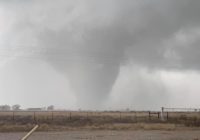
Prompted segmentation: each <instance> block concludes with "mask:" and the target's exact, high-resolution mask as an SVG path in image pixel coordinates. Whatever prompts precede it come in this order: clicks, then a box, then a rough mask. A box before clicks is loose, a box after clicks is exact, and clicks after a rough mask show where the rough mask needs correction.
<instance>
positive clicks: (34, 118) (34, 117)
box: [33, 111, 36, 121]
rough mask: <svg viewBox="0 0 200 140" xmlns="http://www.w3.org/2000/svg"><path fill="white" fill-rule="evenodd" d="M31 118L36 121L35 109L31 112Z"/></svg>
mask: <svg viewBox="0 0 200 140" xmlns="http://www.w3.org/2000/svg"><path fill="white" fill-rule="evenodd" d="M33 120H34V121H36V116H35V111H34V112H33Z"/></svg>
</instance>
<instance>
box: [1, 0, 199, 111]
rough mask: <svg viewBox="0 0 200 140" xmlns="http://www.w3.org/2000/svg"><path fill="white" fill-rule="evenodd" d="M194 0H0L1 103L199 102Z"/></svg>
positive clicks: (106, 105) (148, 105)
mask: <svg viewBox="0 0 200 140" xmlns="http://www.w3.org/2000/svg"><path fill="white" fill-rule="evenodd" d="M199 7H200V1H199V0H142V1H141V0H42V1H41V0H29V1H27V0H9V1H8V0H0V104H9V105H13V104H21V105H22V106H23V107H40V106H48V105H51V104H53V105H55V106H56V107H57V108H66V109H78V108H82V109H124V108H130V109H143V110H146V109H159V108H160V107H161V106H166V107H199V106H200V102H199V99H200V93H199V91H200V73H199V71H200V63H199V60H200V46H199V45H200V8H199Z"/></svg>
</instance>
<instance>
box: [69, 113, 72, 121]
mask: <svg viewBox="0 0 200 140" xmlns="http://www.w3.org/2000/svg"><path fill="white" fill-rule="evenodd" d="M71 119H72V113H71V112H69V120H71Z"/></svg>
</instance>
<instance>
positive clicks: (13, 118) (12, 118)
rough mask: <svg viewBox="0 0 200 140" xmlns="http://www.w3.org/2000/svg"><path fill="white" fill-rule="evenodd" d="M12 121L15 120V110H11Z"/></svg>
mask: <svg viewBox="0 0 200 140" xmlns="http://www.w3.org/2000/svg"><path fill="white" fill-rule="evenodd" d="M12 119H13V121H14V120H15V112H14V111H13V117H12Z"/></svg>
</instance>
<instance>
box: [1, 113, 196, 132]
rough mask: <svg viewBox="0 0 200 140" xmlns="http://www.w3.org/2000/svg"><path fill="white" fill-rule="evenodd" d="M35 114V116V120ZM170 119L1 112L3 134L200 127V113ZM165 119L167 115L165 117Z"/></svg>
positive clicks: (126, 115) (178, 114) (142, 116)
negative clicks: (10, 132)
mask: <svg viewBox="0 0 200 140" xmlns="http://www.w3.org/2000/svg"><path fill="white" fill-rule="evenodd" d="M34 114H35V117H34ZM168 115H169V119H168V120H165V121H161V120H160V119H158V117H157V115H152V116H151V118H149V114H148V112H78V111H71V112H69V111H56V112H47V111H43V112H35V113H34V112H14V117H13V112H0V132H3V131H27V130H29V129H30V128H32V126H33V125H34V124H39V125H40V128H39V131H50V130H77V129H92V130H99V129H109V130H138V129H143V130H175V129H177V126H178V125H182V126H184V127H199V126H200V114H199V113H196V112H194V113H188V112H186V113H183V112H182V113H179V112H171V113H169V114H168ZM165 116H166V114H165Z"/></svg>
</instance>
